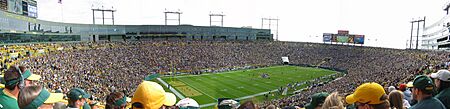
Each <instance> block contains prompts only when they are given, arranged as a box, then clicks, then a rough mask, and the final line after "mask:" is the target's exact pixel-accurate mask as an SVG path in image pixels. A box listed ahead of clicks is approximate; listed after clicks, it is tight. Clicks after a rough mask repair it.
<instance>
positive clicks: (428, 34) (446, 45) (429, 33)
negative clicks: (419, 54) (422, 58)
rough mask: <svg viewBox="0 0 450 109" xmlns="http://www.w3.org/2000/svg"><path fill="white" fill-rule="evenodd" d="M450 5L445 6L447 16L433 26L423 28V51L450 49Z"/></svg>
mask: <svg viewBox="0 0 450 109" xmlns="http://www.w3.org/2000/svg"><path fill="white" fill-rule="evenodd" d="M449 7H450V5H449V3H447V4H446V5H445V6H444V11H447V14H446V15H445V16H444V17H442V18H441V19H440V20H438V21H437V22H434V23H430V24H431V25H426V26H425V27H424V28H423V35H422V36H421V38H422V40H421V42H420V43H421V44H419V45H421V49H435V50H437V49H441V50H448V49H450V39H449V36H450V15H449V13H448V10H449Z"/></svg>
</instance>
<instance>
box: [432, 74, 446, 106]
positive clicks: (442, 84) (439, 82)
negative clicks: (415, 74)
mask: <svg viewBox="0 0 450 109" xmlns="http://www.w3.org/2000/svg"><path fill="white" fill-rule="evenodd" d="M431 78H433V79H434V84H435V85H436V88H437V90H438V94H437V95H436V96H434V97H436V98H437V99H439V100H440V101H441V102H442V104H444V105H445V107H446V108H447V109H450V72H449V71H448V70H439V71H438V72H436V73H432V74H431Z"/></svg>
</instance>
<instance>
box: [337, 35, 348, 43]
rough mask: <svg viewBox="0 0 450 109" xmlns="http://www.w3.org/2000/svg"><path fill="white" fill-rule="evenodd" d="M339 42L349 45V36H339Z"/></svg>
mask: <svg viewBox="0 0 450 109" xmlns="http://www.w3.org/2000/svg"><path fill="white" fill-rule="evenodd" d="M337 42H340V43H347V42H348V36H337Z"/></svg>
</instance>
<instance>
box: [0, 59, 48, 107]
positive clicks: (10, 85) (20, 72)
mask: <svg viewBox="0 0 450 109" xmlns="http://www.w3.org/2000/svg"><path fill="white" fill-rule="evenodd" d="M39 79H40V76H33V74H32V73H31V71H30V70H28V69H26V68H25V67H24V66H10V67H9V68H8V69H7V70H6V71H5V73H4V75H3V79H2V83H3V84H4V86H5V88H4V89H0V106H1V107H3V108H7V109H18V108H19V105H18V104H17V97H18V96H19V93H20V89H22V88H24V87H26V86H30V85H31V82H30V81H32V80H39Z"/></svg>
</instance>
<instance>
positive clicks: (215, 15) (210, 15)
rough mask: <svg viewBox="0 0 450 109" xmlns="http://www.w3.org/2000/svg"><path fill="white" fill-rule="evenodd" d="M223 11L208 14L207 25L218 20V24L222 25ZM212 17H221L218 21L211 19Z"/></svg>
mask: <svg viewBox="0 0 450 109" xmlns="http://www.w3.org/2000/svg"><path fill="white" fill-rule="evenodd" d="M223 16H225V15H224V14H223V12H222V13H221V14H209V26H212V22H220V26H221V27H223ZM212 17H221V19H220V21H213V20H212Z"/></svg>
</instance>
